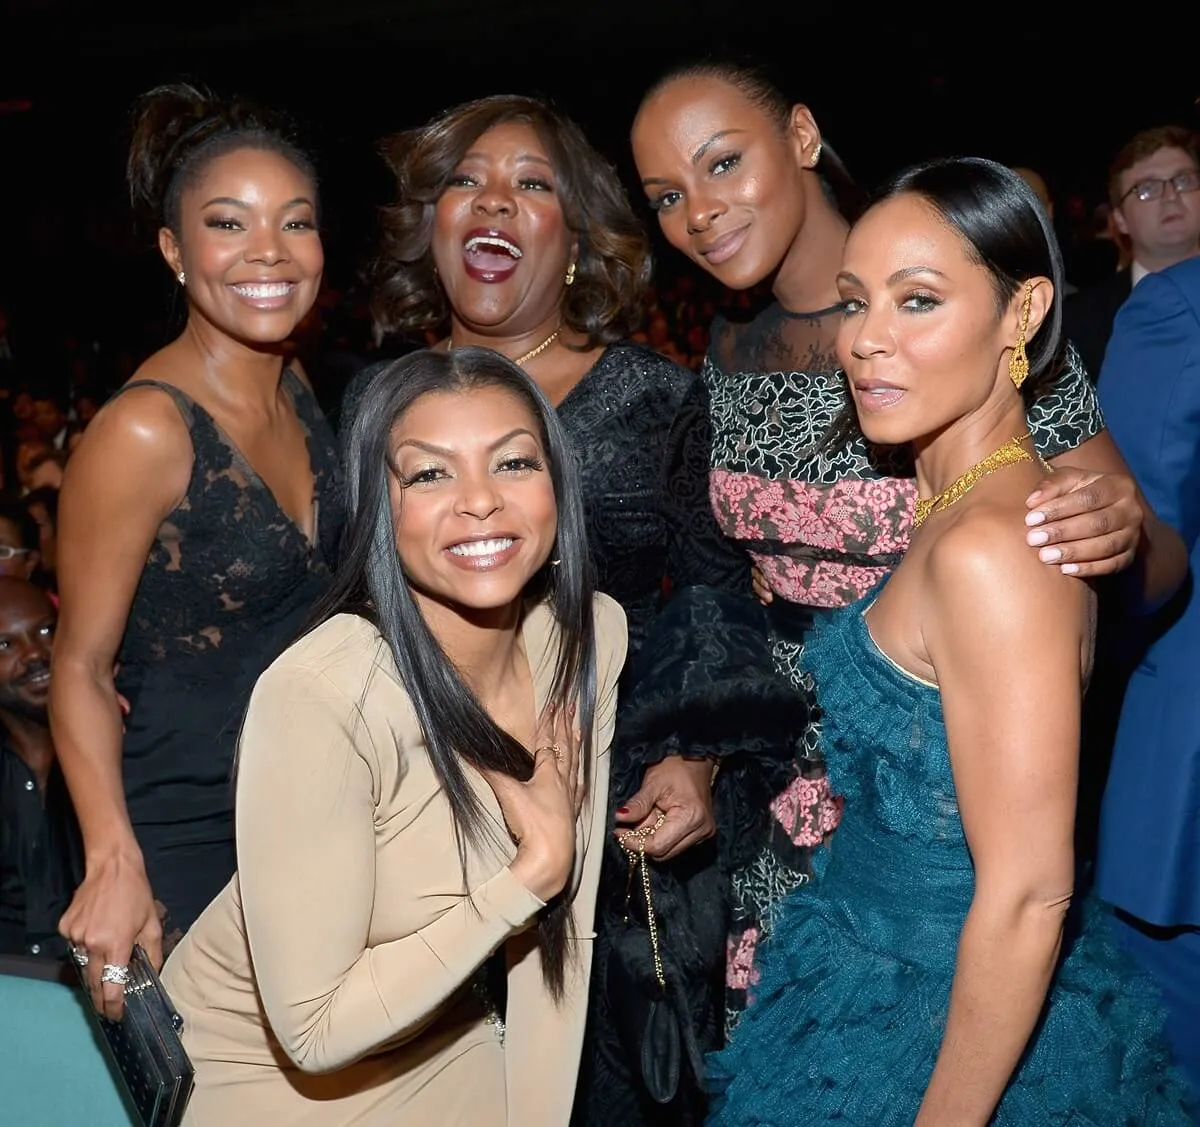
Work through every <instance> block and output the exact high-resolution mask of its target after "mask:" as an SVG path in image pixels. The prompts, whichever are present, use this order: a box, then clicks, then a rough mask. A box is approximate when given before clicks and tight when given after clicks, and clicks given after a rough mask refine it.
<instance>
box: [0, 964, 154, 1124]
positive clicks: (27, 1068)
mask: <svg viewBox="0 0 1200 1127" xmlns="http://www.w3.org/2000/svg"><path fill="white" fill-rule="evenodd" d="M64 972H65V973H64ZM70 973H71V971H70V969H69V968H61V969H60V968H59V967H57V966H56V965H55V964H53V963H47V962H46V961H45V960H35V959H24V958H20V957H5V958H3V959H0V1127H138V1124H139V1120H138V1116H137V1113H136V1112H135V1111H134V1110H133V1109H132V1107H131V1105H130V1104H129V1103H128V1101H127V1098H126V1096H125V1089H124V1084H123V1083H122V1081H121V1078H120V1076H119V1075H118V1074H117V1072H116V1070H115V1068H114V1067H113V1066H112V1064H111V1062H110V1060H109V1058H108V1055H107V1053H106V1052H105V1050H104V1048H103V1046H102V1044H101V1041H100V1034H99V1031H98V1030H97V1028H96V1025H95V1022H94V1021H92V1019H91V1017H90V1015H89V1013H88V1011H89V1009H90V1008H91V1003H90V1002H89V1001H88V1000H87V999H86V998H85V997H84V996H83V993H82V991H80V989H79V988H78V987H77V986H75V985H71V984H69V982H68V976H69V974H70Z"/></svg>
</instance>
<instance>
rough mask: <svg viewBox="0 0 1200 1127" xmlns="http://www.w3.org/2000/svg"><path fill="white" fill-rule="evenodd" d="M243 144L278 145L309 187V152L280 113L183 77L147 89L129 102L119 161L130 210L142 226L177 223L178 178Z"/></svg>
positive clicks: (311, 167)
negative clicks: (124, 150)
mask: <svg viewBox="0 0 1200 1127" xmlns="http://www.w3.org/2000/svg"><path fill="white" fill-rule="evenodd" d="M243 147H246V148H255V149H265V150H268V151H271V152H276V153H279V154H280V155H281V156H283V157H285V158H287V159H288V160H289V161H291V162H292V163H293V164H294V165H295V166H296V167H297V168H298V169H299V170H300V171H301V172H303V173H304V174H305V175H306V176H307V177H308V178H309V179H311V181H312V183H313V186H314V188H315V187H316V184H317V175H316V169H315V167H314V165H313V162H312V158H311V157H310V156H309V155H308V154H307V153H306V152H305V151H304V149H303V148H301V146H300V144H299V143H298V142H297V140H296V139H295V134H294V129H293V127H292V125H291V123H290V122H289V121H288V120H287V119H286V118H285V117H283V116H282V115H281V114H278V113H275V112H274V111H271V110H268V109H265V108H263V107H261V106H258V105H256V104H255V103H253V102H249V101H246V100H244V99H241V98H231V99H222V98H219V97H217V95H216V94H214V93H213V92H212V91H211V90H209V89H207V88H206V87H201V86H195V85H192V84H191V83H186V82H176V83H170V84H167V85H164V86H156V87H155V88H154V89H153V90H149V91H147V92H146V93H145V94H143V95H141V97H139V98H138V99H137V101H136V102H135V103H134V107H133V136H132V139H131V141H130V146H129V158H128V160H127V162H126V166H125V178H126V181H127V183H128V185H129V198H130V202H131V203H132V205H133V209H134V213H135V215H136V216H137V218H138V219H139V220H140V221H141V222H143V223H145V224H146V226H147V227H148V228H149V229H152V230H156V229H157V228H159V227H169V228H171V229H172V230H176V229H177V228H178V223H179V197H180V194H181V192H182V189H183V187H184V185H185V184H186V183H188V181H189V180H191V179H193V178H194V177H195V176H197V175H198V174H199V173H200V172H201V170H202V169H203V168H204V167H205V166H207V165H208V163H209V162H210V161H212V160H215V159H216V158H217V157H219V156H223V155H224V154H226V153H229V152H232V151H233V150H235V149H239V148H243Z"/></svg>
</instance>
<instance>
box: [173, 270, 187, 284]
mask: <svg viewBox="0 0 1200 1127" xmlns="http://www.w3.org/2000/svg"><path fill="white" fill-rule="evenodd" d="M175 277H176V279H178V281H179V284H180V285H181V286H186V285H187V275H186V274H185V273H184V272H183V271H182V270H180V271H179V273H178V274H176V275H175Z"/></svg>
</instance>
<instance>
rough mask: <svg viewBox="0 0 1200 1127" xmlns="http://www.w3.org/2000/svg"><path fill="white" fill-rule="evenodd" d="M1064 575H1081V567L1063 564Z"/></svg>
mask: <svg viewBox="0 0 1200 1127" xmlns="http://www.w3.org/2000/svg"><path fill="white" fill-rule="evenodd" d="M1062 573H1063V575H1077V574H1078V573H1079V565H1078V564H1063V565H1062Z"/></svg>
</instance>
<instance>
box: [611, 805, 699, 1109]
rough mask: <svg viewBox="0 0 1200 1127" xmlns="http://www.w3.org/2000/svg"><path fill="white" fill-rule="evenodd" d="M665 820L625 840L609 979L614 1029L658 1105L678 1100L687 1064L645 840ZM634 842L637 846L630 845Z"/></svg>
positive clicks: (643, 1083)
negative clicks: (625, 865)
mask: <svg viewBox="0 0 1200 1127" xmlns="http://www.w3.org/2000/svg"><path fill="white" fill-rule="evenodd" d="M665 817H666V815H665V814H664V815H663V816H662V817H660V818H659V820H658V823H657V824H656V825H655V826H654V828H653V829H647V830H629V831H627V832H626V833H625V834H624V835H622V838H621V846H622V848H623V849H624V850H625V852H626V855H627V857H628V858H629V878H628V883H627V885H626V889H625V920H624V927H623V929H620V930H619V931H618V932H617V934H615V935H614V936H613V938H612V945H611V948H610V950H609V957H608V967H607V975H606V981H607V994H608V1004H609V1012H610V1014H611V1017H612V1021H613V1026H614V1028H615V1029H616V1032H617V1036H618V1037H619V1038H620V1041H621V1044H622V1047H623V1048H624V1051H625V1055H626V1057H627V1058H628V1061H629V1064H630V1066H631V1070H632V1072H633V1074H634V1076H635V1077H636V1078H637V1079H638V1080H640V1081H641V1085H642V1087H643V1088H644V1089H645V1092H646V1094H647V1095H648V1096H649V1097H650V1098H651V1099H652V1100H653V1101H654V1102H655V1103H657V1104H669V1103H671V1102H672V1101H673V1100H674V1099H675V1097H676V1095H677V1094H678V1092H679V1082H680V1074H681V1071H682V1066H683V1058H684V1037H683V1035H682V1033H681V1030H680V1028H679V1018H678V1015H677V1014H676V1012H675V1010H674V1008H673V1007H672V1005H671V1000H670V998H669V996H668V991H667V980H666V973H665V968H664V966H663V959H662V952H661V950H660V948H659V933H658V920H657V919H656V917H655V914H654V901H653V898H652V896H651V892H650V871H649V869H648V868H647V866H646V838H647V837H649V836H650V835H651V834H653V833H654V830H657V829H658V828H659V826H661V825H662V823H663V820H664V819H665ZM631 839H632V840H634V841H636V845H631V844H630V841H631ZM639 876H640V878H641V886H642V889H641V890H642V894H643V896H644V898H645V905H646V916H645V922H644V925H643V924H642V923H640V922H638V921H637V920H636V918H635V916H634V912H633V910H632V904H631V900H632V893H633V885H634V882H635V880H637V879H638V877H639ZM647 961H648V962H649V967H650V968H652V971H653V978H652V980H651V981H640V980H639V976H638V975H637V974H635V973H634V972H633V971H632V966H644V964H645V963H646V962H647Z"/></svg>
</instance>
